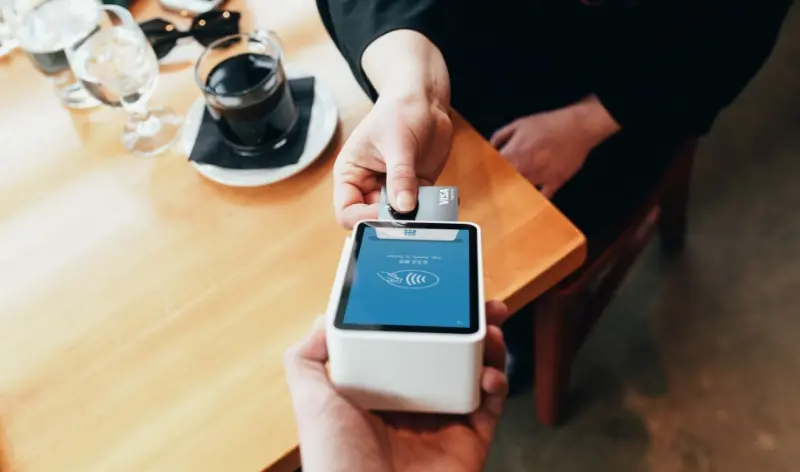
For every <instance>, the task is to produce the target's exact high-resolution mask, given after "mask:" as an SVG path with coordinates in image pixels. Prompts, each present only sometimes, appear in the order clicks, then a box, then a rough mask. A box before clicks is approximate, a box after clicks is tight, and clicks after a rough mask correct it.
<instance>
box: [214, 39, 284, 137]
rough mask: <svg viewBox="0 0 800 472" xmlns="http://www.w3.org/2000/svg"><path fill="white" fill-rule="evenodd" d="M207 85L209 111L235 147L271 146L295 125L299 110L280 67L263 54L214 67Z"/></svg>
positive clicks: (243, 57)
mask: <svg viewBox="0 0 800 472" xmlns="http://www.w3.org/2000/svg"><path fill="white" fill-rule="evenodd" d="M206 86H207V87H208V88H209V89H211V90H212V91H213V92H214V93H215V96H214V97H209V100H208V104H209V112H210V113H211V116H212V117H213V118H214V120H215V121H216V122H217V126H218V127H219V129H220V131H221V132H222V134H223V135H224V136H225V137H226V138H227V139H228V140H230V141H232V142H233V143H235V144H241V145H245V146H265V145H273V144H275V143H276V142H278V141H279V140H280V139H281V138H283V137H284V136H286V134H288V133H289V131H290V130H291V129H292V127H293V126H294V124H295V122H296V121H297V117H298V110H297V107H296V106H295V104H294V100H293V99H292V94H291V92H290V90H289V86H288V84H287V82H286V77H285V76H284V73H283V68H281V67H279V64H278V63H277V61H276V60H275V59H274V58H272V57H270V56H266V55H263V54H255V53H246V54H241V55H238V56H233V57H230V58H228V59H225V60H224V61H222V62H220V63H219V64H217V65H216V66H215V67H214V69H212V70H211V72H210V73H209V75H208V80H206Z"/></svg>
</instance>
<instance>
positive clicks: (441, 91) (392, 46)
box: [361, 29, 450, 112]
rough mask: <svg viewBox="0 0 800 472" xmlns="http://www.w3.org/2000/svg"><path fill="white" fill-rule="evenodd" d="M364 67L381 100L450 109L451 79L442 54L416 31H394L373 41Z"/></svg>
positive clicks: (365, 58) (363, 63) (364, 56)
mask: <svg viewBox="0 0 800 472" xmlns="http://www.w3.org/2000/svg"><path fill="white" fill-rule="evenodd" d="M361 66H362V68H363V70H364V72H365V74H366V75H367V77H368V78H369V80H370V82H371V83H372V85H373V87H374V88H375V90H377V92H378V94H379V95H380V96H388V97H391V98H392V99H394V100H401V101H406V100H408V101H416V102H418V101H425V102H428V103H430V104H431V105H434V106H436V107H438V108H440V109H442V110H444V111H446V112H449V109H450V76H449V74H448V71H447V66H446V64H445V62H444V57H443V56H442V54H441V51H439V49H438V48H437V47H436V45H434V44H433V43H432V42H431V41H430V40H429V39H428V38H427V37H425V36H424V35H422V34H421V33H419V32H417V31H413V30H402V29H401V30H394V31H391V32H389V33H386V34H384V35H383V36H381V37H379V38H378V39H376V40H375V41H373V42H372V43H371V44H370V45H369V46H368V47H367V48H366V50H365V51H364V54H363V55H362V57H361Z"/></svg>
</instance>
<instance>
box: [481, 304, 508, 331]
mask: <svg viewBox="0 0 800 472" xmlns="http://www.w3.org/2000/svg"><path fill="white" fill-rule="evenodd" d="M509 316H511V315H510V313H509V312H508V307H507V306H506V304H505V303H503V302H501V301H500V300H489V301H488V302H486V324H490V325H494V326H503V323H505V322H506V320H507V319H508V318H509Z"/></svg>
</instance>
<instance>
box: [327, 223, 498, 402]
mask: <svg viewBox="0 0 800 472" xmlns="http://www.w3.org/2000/svg"><path fill="white" fill-rule="evenodd" d="M325 324H326V331H327V343H328V352H329V356H330V364H329V373H330V378H331V381H332V382H333V384H334V385H335V387H336V388H337V390H338V391H339V392H341V393H342V394H343V395H344V396H345V397H347V398H348V399H349V400H350V401H352V402H353V403H355V404H356V405H357V406H359V407H361V408H363V409H368V410H383V411H387V410H388V411H392V410H393V411H415V412H435V413H451V414H465V413H469V412H471V411H474V410H475V409H476V408H477V407H478V406H479V404H480V396H481V395H480V375H481V370H482V366H483V342H484V338H485V336H486V316H485V311H484V294H483V267H482V261H481V234H480V228H479V227H478V226H477V225H475V224H473V223H462V222H424V221H362V222H360V223H359V224H358V225H356V227H355V228H354V230H353V234H352V237H351V238H349V239H348V240H347V243H346V244H345V247H344V250H343V253H342V258H341V261H340V263H339V268H338V271H337V275H336V280H335V283H334V287H333V291H332V294H331V298H330V302H329V305H328V310H327V313H326V323H325Z"/></svg>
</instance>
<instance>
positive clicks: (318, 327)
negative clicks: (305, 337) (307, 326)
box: [311, 315, 325, 333]
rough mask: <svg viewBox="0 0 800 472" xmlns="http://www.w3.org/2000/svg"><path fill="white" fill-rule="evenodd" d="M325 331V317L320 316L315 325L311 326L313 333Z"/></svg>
mask: <svg viewBox="0 0 800 472" xmlns="http://www.w3.org/2000/svg"><path fill="white" fill-rule="evenodd" d="M324 329H325V315H319V316H318V317H316V319H314V323H313V324H312V325H311V332H312V333H313V332H315V331H322V330H324Z"/></svg>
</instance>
